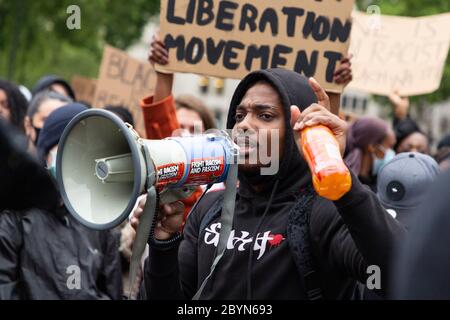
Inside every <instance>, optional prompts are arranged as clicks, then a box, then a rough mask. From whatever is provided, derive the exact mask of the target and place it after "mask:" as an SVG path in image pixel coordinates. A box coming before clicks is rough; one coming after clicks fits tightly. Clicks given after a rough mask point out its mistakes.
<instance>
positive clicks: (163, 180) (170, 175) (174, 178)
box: [156, 162, 184, 188]
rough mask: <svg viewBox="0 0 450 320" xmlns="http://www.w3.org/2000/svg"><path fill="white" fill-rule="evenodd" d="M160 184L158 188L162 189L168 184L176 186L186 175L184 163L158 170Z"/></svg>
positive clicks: (162, 167)
mask: <svg viewBox="0 0 450 320" xmlns="http://www.w3.org/2000/svg"><path fill="white" fill-rule="evenodd" d="M157 171H158V182H157V184H156V185H157V187H159V188H162V187H165V186H167V185H168V184H176V183H178V182H179V181H180V180H181V178H183V174H184V163H182V162H181V163H171V164H166V165H163V166H160V167H158V168H157Z"/></svg>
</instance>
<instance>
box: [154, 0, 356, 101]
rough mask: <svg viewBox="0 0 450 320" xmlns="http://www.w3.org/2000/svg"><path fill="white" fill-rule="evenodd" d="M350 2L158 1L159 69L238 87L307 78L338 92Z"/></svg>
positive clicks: (348, 28) (352, 1)
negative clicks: (268, 73)
mask: <svg viewBox="0 0 450 320" xmlns="http://www.w3.org/2000/svg"><path fill="white" fill-rule="evenodd" d="M353 3H354V0H326V1H321V0H320V1H319V0H308V1H298V0H278V1H273V0H258V1H254V0H233V1H225V0H221V1H219V0H163V1H161V38H162V40H163V41H164V43H165V45H166V47H167V48H168V50H169V62H170V64H169V65H168V66H166V67H165V68H164V69H166V70H170V71H177V72H191V73H200V74H204V75H209V76H217V77H222V78H234V79H241V78H243V77H244V76H245V75H247V74H248V73H249V72H250V71H254V70H259V69H266V68H276V67H279V68H285V69H290V70H295V71H296V72H299V73H302V74H304V75H306V76H308V77H310V76H314V77H315V78H316V79H317V80H318V81H319V83H320V84H321V85H322V86H324V88H325V89H327V90H330V91H335V92H340V91H341V89H342V88H341V86H339V85H336V84H334V83H333V72H334V70H335V68H336V66H337V65H338V63H339V60H340V59H341V58H342V57H343V55H345V54H346V53H347V51H348V46H349V40H350V31H351V19H350V15H351V10H352V7H353Z"/></svg>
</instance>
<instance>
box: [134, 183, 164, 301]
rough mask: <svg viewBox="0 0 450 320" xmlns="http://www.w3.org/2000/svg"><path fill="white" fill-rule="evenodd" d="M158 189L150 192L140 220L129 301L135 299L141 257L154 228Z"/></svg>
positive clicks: (135, 244) (135, 243) (152, 189)
mask: <svg viewBox="0 0 450 320" xmlns="http://www.w3.org/2000/svg"><path fill="white" fill-rule="evenodd" d="M157 202H158V201H157V195H156V189H155V187H154V186H152V187H151V188H150V189H149V190H148V194H147V201H146V203H145V206H144V211H143V212H142V216H141V218H140V220H139V225H138V228H137V231H136V239H135V240H134V243H133V252H132V254H131V261H130V276H129V277H130V278H129V279H130V292H129V295H128V299H131V298H133V293H134V286H135V284H136V277H137V272H138V270H139V266H140V264H141V257H142V254H143V253H144V250H145V246H146V245H147V240H148V237H149V235H150V232H151V229H152V228H154V226H153V224H154V223H155V219H156V206H157Z"/></svg>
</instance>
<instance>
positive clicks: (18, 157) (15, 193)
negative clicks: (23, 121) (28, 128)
mask: <svg viewBox="0 0 450 320" xmlns="http://www.w3.org/2000/svg"><path fill="white" fill-rule="evenodd" d="M0 141H1V143H0V181H1V182H0V212H2V211H4V210H26V209H29V208H40V209H44V210H50V209H51V208H53V207H54V203H56V202H55V198H57V190H56V188H55V184H54V183H53V182H52V181H51V180H50V177H49V175H48V173H47V172H46V170H45V169H44V168H43V167H42V166H41V165H39V164H38V162H37V161H36V158H35V157H34V156H32V155H31V154H30V153H29V152H28V139H27V138H26V137H25V135H24V134H22V133H21V132H20V131H19V130H18V129H17V128H15V127H13V126H12V125H11V124H9V123H7V122H6V121H4V120H3V119H2V118H0Z"/></svg>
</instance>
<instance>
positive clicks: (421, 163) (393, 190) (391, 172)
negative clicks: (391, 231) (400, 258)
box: [377, 152, 439, 228]
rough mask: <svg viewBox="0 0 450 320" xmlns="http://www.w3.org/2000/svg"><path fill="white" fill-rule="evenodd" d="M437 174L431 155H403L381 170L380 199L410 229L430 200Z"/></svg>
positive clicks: (407, 153)
mask: <svg viewBox="0 0 450 320" xmlns="http://www.w3.org/2000/svg"><path fill="white" fill-rule="evenodd" d="M438 175H439V166H438V164H437V163H436V161H435V160H434V159H433V158H431V157H430V156H428V155H425V154H421V153H417V152H406V153H400V154H398V155H396V156H395V157H394V158H393V159H392V160H391V161H390V162H389V163H387V164H386V165H385V166H384V167H383V168H381V170H380V173H379V175H378V184H377V194H378V198H379V199H380V201H381V203H382V204H383V206H384V207H385V208H386V209H387V211H388V212H389V213H390V214H391V215H392V216H393V217H394V218H395V219H397V220H398V221H400V222H401V223H402V225H404V226H405V227H406V228H410V226H411V221H412V220H413V217H414V214H416V213H417V212H415V210H417V208H418V207H419V206H420V205H421V204H422V203H423V202H424V201H425V199H426V198H427V193H428V189H429V187H430V185H432V184H433V182H434V181H435V180H436V179H437V177H438Z"/></svg>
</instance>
